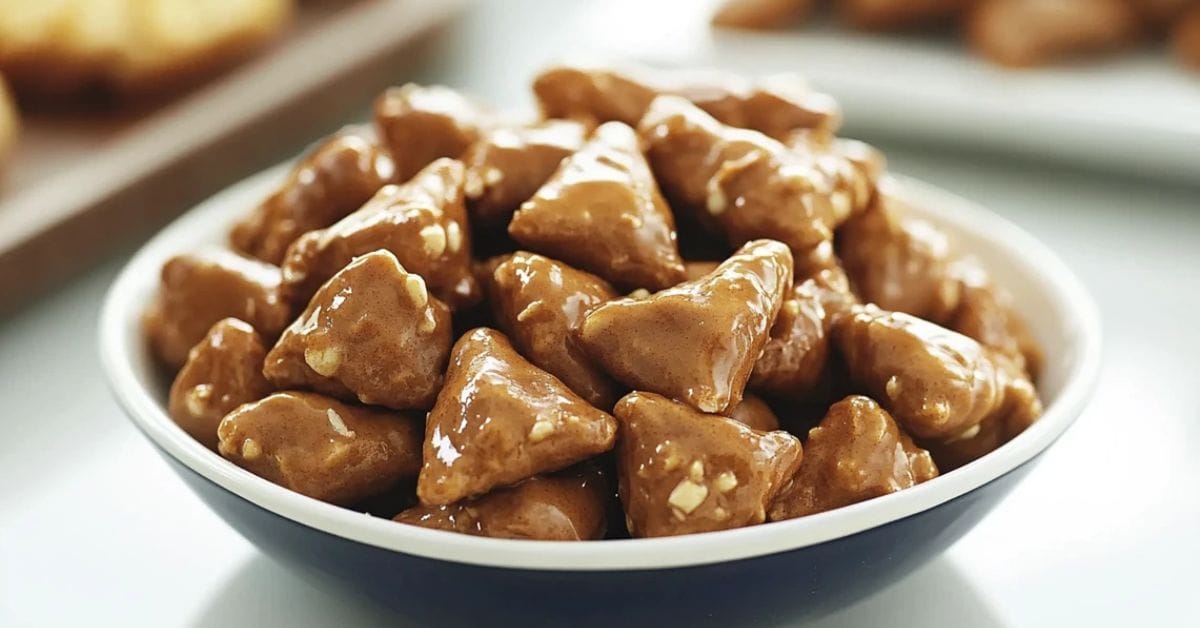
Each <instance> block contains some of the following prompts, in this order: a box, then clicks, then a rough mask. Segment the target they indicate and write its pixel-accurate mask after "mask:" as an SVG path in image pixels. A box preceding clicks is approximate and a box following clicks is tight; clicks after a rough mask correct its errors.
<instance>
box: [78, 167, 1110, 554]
mask: <svg viewBox="0 0 1200 628" xmlns="http://www.w3.org/2000/svg"><path fill="white" fill-rule="evenodd" d="M285 172H286V169H285V167H284V166H280V167H277V168H273V169H271V170H268V171H265V172H263V173H260V174H258V175H255V176H253V177H251V178H249V179H247V180H246V181H243V182H242V183H240V184H237V185H235V186H233V187H231V188H229V189H227V190H225V191H224V192H222V193H220V194H218V195H216V196H214V197H212V198H211V199H209V200H208V201H206V202H204V203H203V204H201V205H200V206H198V207H197V208H195V209H194V210H192V211H191V212H189V213H187V214H186V215H184V216H182V217H181V218H179V219H178V220H177V221H176V222H174V223H173V224H171V225H170V226H169V227H167V228H166V229H164V230H163V231H162V232H161V233H160V234H158V235H157V236H155V237H154V238H153V239H152V240H151V241H150V242H149V243H148V244H147V245H146V246H145V247H144V248H143V249H142V250H141V251H140V252H138V254H137V255H136V256H135V257H134V258H133V259H132V260H131V261H130V262H129V264H128V266H127V267H126V268H125V269H124V271H123V272H122V273H121V275H120V276H119V277H118V279H117V281H116V282H115V283H114V284H113V287H112V288H111V290H110V292H109V295H108V298H107V302H106V304H105V308H104V312H103V315H102V320H101V330H100V344H101V346H100V351H101V357H102V359H103V361H104V363H105V366H106V372H107V374H108V377H109V380H110V384H111V386H112V388H113V391H114V393H115V395H116V397H117V399H118V401H119V402H120V403H121V404H122V405H123V406H124V408H125V409H126V411H127V412H128V413H129V415H130V417H131V418H132V420H133V421H134V423H135V425H137V427H138V428H139V429H140V430H142V432H144V433H145V434H146V435H147V437H148V438H150V439H151V440H152V441H153V442H154V443H155V445H156V446H158V447H159V448H161V449H163V450H164V451H165V452H167V453H168V454H169V455H171V456H173V457H174V458H176V459H178V460H179V461H180V462H182V463H183V464H185V465H186V466H188V467H189V468H191V469H193V470H194V471H196V472H197V473H199V474H200V475H202V476H204V477H206V478H207V479H209V480H211V481H212V482H214V483H216V484H218V485H220V486H222V487H224V488H225V489H227V490H229V491H231V492H233V493H235V494H238V495H240V496H241V497H243V498H245V499H247V500H250V501H251V502H254V503H256V504H257V505H259V506H261V507H263V508H266V509H268V510H270V511H272V512H275V513H276V514H279V515H281V516H283V517H286V518H289V519H292V520H295V521H297V522H300V523H302V524H305V525H308V526H309V527H313V528H316V529H319V530H323V531H325V532H328V533H330V534H335V535H338V536H341V537H344V538H348V539H352V540H356V541H360V542H363V543H367V544H370V545H375V546H378V547H384V548H388V549H392V550H396V551H401V552H406V553H410V554H415V555H419V556H425V557H429V558H438V559H444V560H451V561H457V562H463V563H470V564H480V565H492V566H502V567H520V568H527V569H551V570H578V569H594V570H615V569H654V568H663V567H679V566H687V565H697V564H706V563H713V562H720V561H725V560H734V559H740V558H749V557H753V556H759V555H764V554H769V553H775V552H779V551H785V550H790V549H796V548H800V547H804V546H807V545H811V544H815V543H820V542H823V541H827V540H830V539H834V538H838V537H842V536H846V535H849V534H853V533H855V532H859V531H862V530H866V529H869V528H872V527H876V526H879V525H883V524H885V523H888V522H890V521H893V520H896V519H899V518H902V517H906V516H909V515H912V514H915V513H917V512H921V511H923V510H926V509H928V508H932V507H934V506H936V505H938V504H940V503H942V502H945V501H948V500H950V499H953V498H955V497H957V496H959V495H962V494H964V493H966V492H968V491H970V490H972V489H974V488H977V487H979V486H981V485H983V484H986V483H987V482H990V481H991V480H994V479H995V478H997V477H999V476H1001V475H1003V474H1004V473H1007V472H1008V471H1011V470H1012V469H1014V468H1016V467H1017V466H1019V465H1021V464H1022V463H1024V462H1026V461H1028V460H1029V459H1031V458H1032V457H1033V456H1035V455H1036V454H1037V453H1039V452H1040V451H1042V450H1043V449H1045V448H1046V447H1048V446H1049V445H1050V444H1051V443H1052V442H1053V441H1054V439H1055V438H1057V437H1058V436H1059V435H1060V434H1061V433H1062V432H1063V431H1064V430H1065V429H1066V428H1067V427H1068V426H1069V425H1070V423H1071V422H1072V421H1073V420H1074V418H1075V417H1076V416H1077V415H1078V414H1079V412H1080V411H1081V410H1082V408H1083V406H1084V404H1085V402H1086V400H1087V397H1088V395H1089V394H1090V392H1091V388H1092V386H1093V384H1094V381H1095V378H1096V374H1097V370H1098V365H1099V346H1100V331H1099V323H1098V317H1097V314H1096V309H1095V306H1094V304H1093V302H1092V300H1091V298H1090V297H1089V296H1088V295H1087V293H1086V291H1085V290H1084V289H1083V288H1082V286H1081V285H1080V283H1079V281H1078V280H1077V279H1076V278H1075V276H1074V275H1073V274H1072V273H1071V272H1070V271H1069V270H1068V269H1067V268H1066V267H1065V266H1064V265H1063V263H1062V262H1061V261H1060V260H1059V259H1058V258H1057V257H1056V256H1055V255H1054V254H1053V253H1051V252H1050V251H1049V250H1048V249H1047V248H1046V247H1045V246H1043V245H1042V244H1041V243H1039V242H1038V241H1037V240H1036V239H1034V238H1033V237H1032V236H1030V235H1029V234H1027V233H1025V232H1024V231H1022V230H1020V229H1019V228H1017V227H1015V226H1013V225H1012V224H1011V223H1008V222H1007V221H1005V220H1003V219H1001V218H999V217H998V216H996V215H994V214H992V213H990V212H987V211H986V210H983V209H981V208H979V207H978V206H976V205H974V204H972V203H970V202H968V201H965V200H963V199H961V198H958V197H956V196H953V195H951V194H949V193H946V192H944V191H941V190H939V189H937V188H934V187H932V186H929V185H927V184H923V183H920V182H918V181H915V180H911V179H904V178H900V179H899V183H900V184H901V189H902V198H903V200H905V201H907V202H908V203H909V204H910V205H911V206H912V208H911V210H910V211H911V212H913V213H914V214H915V215H919V216H921V217H924V218H927V219H929V220H931V221H932V222H934V223H936V224H937V225H939V226H940V227H942V228H943V229H944V230H945V231H946V232H947V233H948V234H949V236H950V237H951V240H952V242H953V243H954V246H955V248H956V249H957V250H959V251H962V252H969V253H971V254H973V255H974V256H976V257H977V258H978V259H979V260H980V261H981V262H982V263H983V265H984V266H985V267H986V268H987V269H988V271H989V272H990V273H991V274H992V275H993V276H994V277H995V279H996V281H997V282H998V283H999V284H1000V285H1002V286H1004V287H1005V288H1007V289H1008V290H1009V291H1010V292H1012V293H1013V296H1014V297H1015V300H1016V303H1017V305H1018V308H1019V309H1020V311H1021V313H1022V314H1023V315H1024V316H1025V317H1026V318H1027V322H1028V323H1029V326H1030V328H1031V330H1032V332H1033V333H1034V335H1035V336H1036V337H1037V339H1038V340H1039V341H1040V342H1041V343H1042V346H1043V348H1044V349H1045V353H1046V363H1045V366H1044V370H1043V374H1042V380H1041V381H1040V382H1039V390H1040V392H1041V394H1042V396H1043V399H1044V401H1045V402H1046V407H1047V410H1046V414H1045V416H1044V417H1043V419H1042V420H1041V421H1039V422H1038V423H1037V424H1035V425H1034V426H1033V427H1032V428H1030V429H1029V430H1027V431H1026V432H1025V433H1023V434H1021V435H1020V436H1019V437H1017V438H1016V439H1014V440H1013V441H1011V442H1009V443H1008V444H1006V445H1004V446H1003V447H1001V448H1000V449H998V450H996V451H995V452H992V453H991V454H988V455H987V456H984V457H983V458H981V459H979V460H976V461H974V462H972V463H970V464H968V465H966V466H964V467H962V468H960V469H957V470H955V471H953V472H951V473H948V474H946V475H944V476H941V477H939V478H936V479H934V480H932V481H930V482H926V483H924V484H921V485H918V486H916V487H914V488H912V489H908V490H905V491H901V492H898V493H895V494H892V495H888V496H885V497H881V498H877V499H873V500H869V501H866V502H862V503H859V504H855V505H853V506H848V507H845V508H840V509H837V510H833V511H829V512H825V513H820V514H817V515H813V516H809V517H804V518H801V519H795V520H791V521H784V522H778V523H771V524H766V525H760V526H752V527H749V528H742V529H738V530H729V531H724V532H715V533H706V534H697V535H690V536H683V537H673V538H662V539H633V540H623V541H610V542H603V543H553V542H544V541H513V540H502V539H488V538H480V537H470V536H465V535H458V534H452V533H446V532H439V531H434V530H426V529H423V528H416V527H412V526H403V525H398V524H395V523H392V522H390V521H387V520H382V519H378V518H372V517H365V516H363V515H361V514H359V513H356V512H353V511H349V510H346V509H342V508H338V507H335V506H331V505H328V504H324V503H321V502H318V501H316V500H312V499H309V498H307V497H304V496H301V495H299V494H295V493H292V492H291V491H288V490H286V489H283V488H281V487H278V486H276V485H274V484H271V483H269V482H267V481H266V480H263V479H261V478H258V477H256V476H254V475H252V474H250V473H248V472H246V471H243V470H242V469H240V468H238V467H236V466H235V465H233V464H232V463H229V462H227V461H225V460H223V459H221V458H220V457H219V456H218V455H217V454H215V453H213V452H211V451H209V450H207V449H205V448H204V447H203V446H202V445H200V444H199V443H197V442H195V441H194V440H192V439H191V438H190V437H189V436H187V435H186V434H185V433H184V432H183V431H182V430H180V429H179V428H177V427H176V426H175V424H174V423H173V422H172V421H171V419H170V418H169V417H168V416H167V413H166V393H167V386H168V384H169V382H167V381H165V378H164V376H163V375H162V373H161V372H160V370H159V369H158V368H157V366H156V364H155V363H154V361H153V359H152V357H151V356H150V354H149V352H148V350H147V348H146V343H145V342H143V340H142V336H141V328H140V318H141V313H142V310H143V308H144V307H145V305H146V304H147V303H149V301H150V298H151V297H152V296H153V294H154V292H155V290H157V286H158V278H159V269H160V267H161V266H162V264H163V262H164V261H166V260H167V259H168V258H170V257H171V256H173V255H176V254H179V253H183V252H187V251H192V250H196V249H198V248H203V247H205V246H210V245H224V244H225V234H226V232H227V229H228V226H229V224H230V223H231V222H232V221H234V220H235V219H237V218H238V217H240V216H242V215H243V214H244V213H245V212H247V211H249V210H250V209H251V208H252V207H253V206H254V205H255V204H256V203H257V202H258V201H259V200H260V199H261V198H263V197H264V196H265V195H266V194H267V193H268V192H269V191H270V190H271V189H272V188H273V187H274V186H275V185H276V184H277V183H278V182H279V181H280V180H281V179H282V177H283V176H284V174H285Z"/></svg>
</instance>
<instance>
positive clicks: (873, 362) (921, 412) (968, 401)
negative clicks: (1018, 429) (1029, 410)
mask: <svg viewBox="0 0 1200 628" xmlns="http://www.w3.org/2000/svg"><path fill="white" fill-rule="evenodd" d="M833 331H834V341H835V342H836V343H837V346H838V348H839V349H840V350H841V354H842V357H843V358H844V359H845V361H846V365H847V367H848V369H849V372H850V377H851V379H852V380H854V382H855V383H857V384H858V385H859V386H862V387H864V388H865V389H866V390H867V391H868V392H869V393H870V395H871V396H872V397H873V398H875V399H878V400H879V403H880V404H881V405H883V407H884V408H886V409H887V410H888V411H889V412H891V414H892V416H894V417H895V418H896V420H897V421H900V423H901V425H903V426H904V428H905V430H907V431H908V432H910V433H911V434H912V435H913V436H916V437H920V438H928V439H938V438H946V437H950V436H954V435H957V434H960V433H962V432H963V431H965V430H969V429H971V428H973V427H974V426H976V425H978V424H979V422H980V421H983V420H984V419H985V418H987V417H989V416H991V415H992V414H993V413H995V412H998V411H1000V410H1001V409H1002V407H1003V405H1004V395H1005V385H1006V382H1005V377H1004V374H1003V373H1002V372H1001V371H1000V369H999V368H998V366H997V363H996V361H995V360H994V359H993V357H992V355H991V353H990V352H988V351H987V350H985V349H984V347H982V346H981V345H980V344H979V343H978V342H976V341H974V340H972V339H970V338H968V337H966V336H963V335H962V334H958V333H955V332H953V331H950V330H949V329H945V328H944V327H940V326H938V325H935V324H933V323H930V322H928V321H925V320H922V319H919V318H915V317H912V316H909V315H907V314H903V313H899V312H888V311H885V310H881V309H879V308H877V307H875V306H872V305H868V306H865V307H859V308H857V309H856V311H855V312H854V313H853V314H851V315H849V316H846V317H844V318H842V319H841V320H839V321H838V323H837V324H836V325H835V326H834V330H833Z"/></svg>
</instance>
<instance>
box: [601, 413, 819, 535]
mask: <svg viewBox="0 0 1200 628" xmlns="http://www.w3.org/2000/svg"><path fill="white" fill-rule="evenodd" d="M614 413H615V414H616V415H617V418H618V419H619V420H620V422H621V439H620V442H619V443H618V446H617V469H618V477H619V484H620V494H621V502H622V503H623V504H624V505H625V517H626V523H627V524H628V526H629V532H630V533H631V534H632V535H633V536H637V537H656V536H671V535H677V534H691V533H696V532H711V531H714V530H728V529H732V528H740V527H743V526H747V525H754V524H757V523H762V522H763V521H764V520H765V519H766V510H767V507H768V506H769V504H770V503H771V502H772V501H773V500H774V499H775V496H776V494H777V493H778V492H779V490H780V489H781V488H782V487H783V485H784V484H785V483H786V481H787V480H788V478H790V477H791V476H792V474H793V473H795V472H796V468H797V467H798V466H799V465H800V459H801V449H800V441H799V439H797V438H796V437H795V436H792V435H791V434H788V433H787V432H782V431H775V432H759V431H756V430H753V429H750V428H749V427H746V426H745V425H744V424H742V423H740V422H738V421H735V420H733V419H730V418H727V417H724V416H718V415H711V414H708V415H706V414H703V413H701V412H697V411H696V410H694V409H692V408H690V407H688V406H686V405H684V404H681V403H678V402H675V401H671V400H670V399H667V398H666V397H662V396H659V395H656V394H653V393H644V392H634V393H630V394H629V395H626V396H625V397H624V398H623V399H621V401H620V402H618V403H617V407H616V410H615V411H614Z"/></svg>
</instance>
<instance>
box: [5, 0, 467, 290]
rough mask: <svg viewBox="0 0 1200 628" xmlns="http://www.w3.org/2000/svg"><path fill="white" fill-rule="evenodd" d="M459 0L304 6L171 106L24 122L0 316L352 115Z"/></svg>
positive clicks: (9, 176)
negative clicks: (266, 45) (264, 47)
mask: <svg viewBox="0 0 1200 628" xmlns="http://www.w3.org/2000/svg"><path fill="white" fill-rule="evenodd" d="M463 3H464V0H438V1H437V2H425V1H423V0H361V1H359V2H337V3H328V2H317V3H305V4H304V5H303V8H302V9H301V10H300V13H299V15H298V16H297V19H296V22H295V24H294V25H293V27H292V28H291V30H290V31H289V33H288V34H287V35H285V36H284V37H283V38H282V39H281V40H280V41H279V42H278V43H277V44H276V45H275V46H273V47H272V48H271V49H270V50H268V51H265V52H264V53H263V54H261V55H259V56H257V57H255V58H253V59H251V60H249V61H247V62H246V63H244V64H242V65H239V66H237V67H236V68H234V69H232V70H231V71H229V72H227V73H225V74H223V75H221V76H220V77H218V78H215V79H214V80H212V81H209V82H208V83H206V84H204V85H202V86H200V87H198V88H197V89H194V90H192V91H190V92H188V93H186V94H183V95H180V96H178V97H176V98H175V99H174V100H172V101H169V102H165V103H162V104H159V105H157V106H155V107H154V108H152V109H149V110H142V111H136V112H118V113H101V114H87V115H85V114H80V113H75V114H57V115H27V116H26V117H25V118H24V120H23V121H22V135H21V140H20V144H19V145H18V147H17V149H16V151H15V152H14V154H13V155H11V160H10V162H9V165H8V171H7V172H6V173H5V177H4V180H3V181H0V312H4V311H8V310H11V309H12V308H13V307H14V306H16V305H17V304H19V303H21V302H23V301H26V300H28V299H29V298H31V297H32V296H34V295H36V294H39V293H41V292H42V291H44V290H45V289H46V288H47V287H49V286H50V285H52V284H53V282H55V281H57V280H61V279H62V278H64V277H66V276H68V275H69V274H71V273H73V272H75V271H77V270H79V269H81V268H83V267H85V266H86V265H87V264H89V263H91V262H93V261H94V260H95V259H96V258H97V257H98V256H100V255H102V254H104V253H106V252H110V251H112V250H114V249H115V248H118V247H122V246H129V245H131V244H133V243H134V242H136V241H138V240H140V239H141V238H143V237H144V236H145V235H146V234H148V233H149V232H151V231H152V230H154V229H156V228H157V227H159V226H161V225H163V224H165V223H166V222H167V221H169V220H170V219H171V218H172V217H174V216H175V215H177V214H179V213H180V212H182V211H183V210H185V209H187V208H188V207H190V206H191V205H192V204H194V203H195V202H197V201H199V200H201V199H202V198H204V197H205V196H208V195H209V194H211V193H212V192H213V191H214V190H217V189H220V188H221V187H224V186H225V185H227V184H229V183H232V182H233V181H235V180H237V179H240V178H241V177H242V176H244V175H245V174H246V173H248V172H255V171H257V170H259V169H261V168H263V167H264V166H266V165H268V164H271V163H273V162H276V161H278V160H280V159H282V158H285V157H286V156H288V155H290V154H293V153H294V152H296V151H297V150H299V149H300V148H301V147H302V146H303V145H304V144H306V143H308V142H309V141H311V140H312V139H313V138H316V137H319V136H321V135H322V134H324V133H326V132H328V131H330V130H332V129H333V128H335V127H336V126H337V125H338V124H339V123H341V122H342V121H345V120H347V119H349V118H351V117H352V116H354V115H355V114H357V113H358V112H359V111H360V110H361V108H362V107H363V106H364V104H365V103H367V102H369V100H370V98H371V97H372V96H373V95H374V94H375V93H376V92H378V91H379V90H380V89H381V88H382V87H384V86H386V85H389V84H392V83H397V82H401V81H402V79H403V70H404V68H405V65H406V64H405V60H406V58H407V57H411V56H412V54H411V53H412V51H413V48H414V46H415V45H416V43H417V41H416V40H417V38H418V36H419V35H422V34H423V33H426V32H427V31H429V30H430V29H431V28H432V27H434V26H436V25H438V24H440V23H442V22H444V21H445V20H446V19H447V18H448V17H450V16H451V15H453V14H454V13H456V12H457V10H458V9H459V8H461V6H462V5H463Z"/></svg>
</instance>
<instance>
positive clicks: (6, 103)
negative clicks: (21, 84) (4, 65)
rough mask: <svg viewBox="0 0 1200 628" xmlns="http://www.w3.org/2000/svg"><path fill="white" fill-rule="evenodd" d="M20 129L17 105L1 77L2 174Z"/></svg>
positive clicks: (0, 133) (0, 135) (0, 167)
mask: <svg viewBox="0 0 1200 628" xmlns="http://www.w3.org/2000/svg"><path fill="white" fill-rule="evenodd" d="M19 127H20V118H19V116H18V115H17V104H16V103H15V102H13V99H12V95H11V94H9V93H8V84H7V83H5V82H4V77H3V76H0V173H2V172H3V171H4V161H5V158H6V157H8V153H9V152H10V151H11V150H12V148H13V145H14V144H16V143H17V131H18V129H19Z"/></svg>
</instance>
